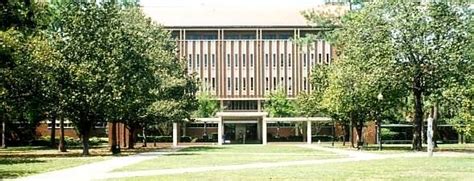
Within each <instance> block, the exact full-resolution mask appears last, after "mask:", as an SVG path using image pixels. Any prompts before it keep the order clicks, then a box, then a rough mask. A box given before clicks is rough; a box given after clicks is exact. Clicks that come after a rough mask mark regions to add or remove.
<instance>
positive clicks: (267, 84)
mask: <svg viewBox="0 0 474 181" xmlns="http://www.w3.org/2000/svg"><path fill="white" fill-rule="evenodd" d="M269 85H270V84H269V83H268V77H265V90H268V87H269Z"/></svg>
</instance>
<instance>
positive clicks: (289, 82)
mask: <svg viewBox="0 0 474 181" xmlns="http://www.w3.org/2000/svg"><path fill="white" fill-rule="evenodd" d="M288 90H290V91H291V77H288Z"/></svg>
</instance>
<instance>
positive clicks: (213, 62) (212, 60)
mask: <svg viewBox="0 0 474 181" xmlns="http://www.w3.org/2000/svg"><path fill="white" fill-rule="evenodd" d="M211 64H212V65H211V66H212V67H216V55H214V54H212V55H211Z"/></svg>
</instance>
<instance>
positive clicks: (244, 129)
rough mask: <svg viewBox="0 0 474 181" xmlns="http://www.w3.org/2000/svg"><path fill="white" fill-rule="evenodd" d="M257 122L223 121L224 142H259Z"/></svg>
mask: <svg viewBox="0 0 474 181" xmlns="http://www.w3.org/2000/svg"><path fill="white" fill-rule="evenodd" d="M257 134H258V131H257V123H224V143H227V144H260V143H261V142H260V140H258V135H257Z"/></svg>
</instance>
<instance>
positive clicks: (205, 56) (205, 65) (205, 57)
mask: <svg viewBox="0 0 474 181" xmlns="http://www.w3.org/2000/svg"><path fill="white" fill-rule="evenodd" d="M204 67H205V68H207V54H204Z"/></svg>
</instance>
